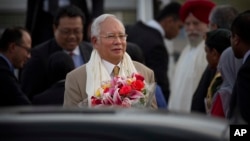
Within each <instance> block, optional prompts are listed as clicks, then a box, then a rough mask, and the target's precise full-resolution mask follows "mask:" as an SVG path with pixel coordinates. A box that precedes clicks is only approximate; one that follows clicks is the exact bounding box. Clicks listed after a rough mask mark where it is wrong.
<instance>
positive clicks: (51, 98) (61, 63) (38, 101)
mask: <svg viewBox="0 0 250 141" xmlns="http://www.w3.org/2000/svg"><path fill="white" fill-rule="evenodd" d="M48 67H49V68H48V70H49V72H48V73H49V78H50V80H51V82H52V86H51V87H50V88H48V89H47V90H45V91H44V92H42V93H40V94H38V95H35V96H34V98H33V100H32V104H34V105H61V106H62V104H63V96H64V82H65V78H66V75H67V73H69V72H70V71H72V70H73V69H74V68H75V66H74V62H73V60H72V59H71V57H70V56H69V55H68V54H66V53H65V52H62V51H57V52H55V53H53V54H52V55H51V56H50V58H49V66H48Z"/></svg>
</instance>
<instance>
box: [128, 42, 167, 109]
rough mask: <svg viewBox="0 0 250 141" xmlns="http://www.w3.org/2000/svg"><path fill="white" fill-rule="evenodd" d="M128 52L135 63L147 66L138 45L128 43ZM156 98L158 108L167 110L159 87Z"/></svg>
mask: <svg viewBox="0 0 250 141" xmlns="http://www.w3.org/2000/svg"><path fill="white" fill-rule="evenodd" d="M126 52H127V53H128V55H129V56H130V57H131V59H132V60H133V61H137V62H140V63H142V64H145V61H144V56H143V53H142V50H141V48H140V47H139V46H138V45H137V44H135V43H131V42H127V48H126ZM155 97H156V102H157V106H158V108H167V102H166V100H165V97H164V95H163V92H162V90H161V87H160V86H159V85H157V86H156V91H155Z"/></svg>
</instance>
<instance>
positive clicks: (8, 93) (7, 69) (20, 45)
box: [0, 27, 31, 107]
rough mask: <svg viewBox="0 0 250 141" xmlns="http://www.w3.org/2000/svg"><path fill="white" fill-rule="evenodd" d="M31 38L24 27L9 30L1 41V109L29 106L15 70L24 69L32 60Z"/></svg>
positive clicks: (4, 33)
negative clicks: (30, 59) (3, 107)
mask: <svg viewBox="0 0 250 141" xmlns="http://www.w3.org/2000/svg"><path fill="white" fill-rule="evenodd" d="M30 49H31V37H30V34H29V33H28V31H27V30H26V29H24V28H22V27H13V28H7V29H6V30H5V31H4V32H3V34H2V37H1V39H0V95H1V98H0V107H2V106H17V105H29V104H30V101H29V99H28V97H27V96H26V95H25V94H24V93H23V91H22V90H21V87H20V84H19V82H18V80H17V78H16V76H15V75H14V69H15V68H16V69H19V68H22V67H23V65H24V63H25V62H26V61H27V60H28V58H30Z"/></svg>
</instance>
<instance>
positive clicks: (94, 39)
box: [91, 36, 98, 48]
mask: <svg viewBox="0 0 250 141" xmlns="http://www.w3.org/2000/svg"><path fill="white" fill-rule="evenodd" d="M97 42H98V39H97V37H95V36H93V37H91V44H92V45H93V48H96V44H97Z"/></svg>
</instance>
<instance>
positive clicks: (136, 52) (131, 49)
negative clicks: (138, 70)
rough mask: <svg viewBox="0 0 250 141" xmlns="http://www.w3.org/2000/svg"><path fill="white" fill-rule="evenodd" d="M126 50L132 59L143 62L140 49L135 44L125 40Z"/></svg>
mask: <svg viewBox="0 0 250 141" xmlns="http://www.w3.org/2000/svg"><path fill="white" fill-rule="evenodd" d="M126 52H127V53H128V54H129V56H130V57H131V59H132V60H133V61H137V62H140V63H142V64H145V61H144V56H143V53H142V50H141V48H140V47H139V46H138V45H137V44H135V43H131V42H127V48H126Z"/></svg>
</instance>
